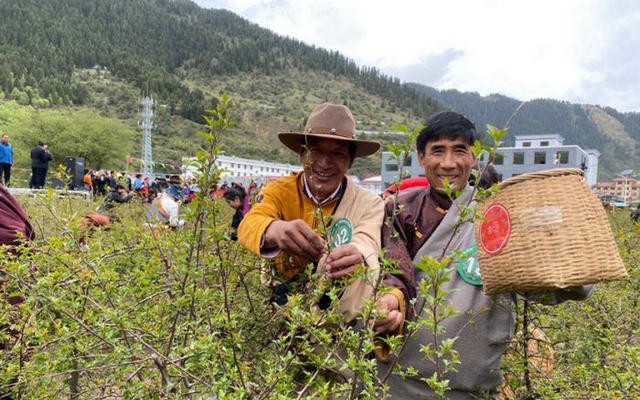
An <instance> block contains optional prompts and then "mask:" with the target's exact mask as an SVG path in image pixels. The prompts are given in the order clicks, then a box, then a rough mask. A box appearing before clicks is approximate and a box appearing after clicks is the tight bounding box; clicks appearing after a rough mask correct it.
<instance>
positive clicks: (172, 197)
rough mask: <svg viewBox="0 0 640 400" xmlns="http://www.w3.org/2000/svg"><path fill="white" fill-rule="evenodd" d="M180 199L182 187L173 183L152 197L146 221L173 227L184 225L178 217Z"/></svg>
mask: <svg viewBox="0 0 640 400" xmlns="http://www.w3.org/2000/svg"><path fill="white" fill-rule="evenodd" d="M181 200H182V187H181V186H180V185H179V184H177V183H174V184H172V185H171V186H169V187H168V188H167V189H165V191H164V192H162V193H160V194H159V195H158V196H157V197H156V198H155V199H153V201H152V202H151V206H150V207H149V212H148V213H147V221H149V222H162V223H165V224H167V225H168V226H170V227H174V228H175V227H178V226H182V225H184V221H183V220H181V219H180V203H179V202H180V201H181Z"/></svg>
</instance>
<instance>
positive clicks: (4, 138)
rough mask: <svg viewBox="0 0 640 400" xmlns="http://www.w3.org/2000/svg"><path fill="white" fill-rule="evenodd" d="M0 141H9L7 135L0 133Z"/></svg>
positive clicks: (5, 142)
mask: <svg viewBox="0 0 640 400" xmlns="http://www.w3.org/2000/svg"><path fill="white" fill-rule="evenodd" d="M0 141H2V143H4V144H7V143H9V135H2V139H0Z"/></svg>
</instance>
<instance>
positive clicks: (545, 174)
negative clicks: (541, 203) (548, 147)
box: [498, 168, 584, 190]
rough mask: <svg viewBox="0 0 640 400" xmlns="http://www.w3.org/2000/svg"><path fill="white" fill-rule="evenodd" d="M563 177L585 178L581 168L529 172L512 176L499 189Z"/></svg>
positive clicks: (499, 185)
mask: <svg viewBox="0 0 640 400" xmlns="http://www.w3.org/2000/svg"><path fill="white" fill-rule="evenodd" d="M562 175H579V176H580V177H583V176H584V171H583V170H581V169H580V168H555V169H546V170H544V171H538V172H529V173H526V174H522V175H517V176H512V177H511V178H509V179H505V180H504V181H502V182H500V183H499V184H498V189H499V190H502V189H504V188H506V187H508V186H511V185H515V184H516V183H522V182H524V181H528V180H532V179H544V178H549V177H552V176H562Z"/></svg>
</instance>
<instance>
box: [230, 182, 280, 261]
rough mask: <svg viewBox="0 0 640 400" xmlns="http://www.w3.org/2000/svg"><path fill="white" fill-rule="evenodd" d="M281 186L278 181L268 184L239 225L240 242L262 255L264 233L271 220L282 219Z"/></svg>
mask: <svg viewBox="0 0 640 400" xmlns="http://www.w3.org/2000/svg"><path fill="white" fill-rule="evenodd" d="M279 188H281V186H280V185H278V184H277V182H273V183H272V184H269V185H267V186H266V187H265V188H264V189H263V190H262V191H261V192H260V193H259V194H258V197H256V203H255V204H254V205H253V206H252V207H251V210H250V211H249V212H248V213H247V214H246V215H245V216H244V218H243V219H242V222H241V223H240V226H238V242H239V243H240V244H241V245H242V246H244V247H246V248H247V249H249V250H250V251H251V252H252V253H254V254H256V255H258V256H259V255H260V244H261V242H262V235H263V234H264V232H265V231H266V230H267V227H268V226H269V224H271V222H273V221H275V220H277V219H282V216H281V213H280V210H281V204H282V201H281V200H282V199H281V198H280V196H279V192H280V191H281V190H279Z"/></svg>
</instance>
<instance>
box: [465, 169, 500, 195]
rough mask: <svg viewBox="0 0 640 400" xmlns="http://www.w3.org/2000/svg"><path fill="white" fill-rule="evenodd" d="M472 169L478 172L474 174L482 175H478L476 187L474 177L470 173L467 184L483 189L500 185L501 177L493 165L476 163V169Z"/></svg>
mask: <svg viewBox="0 0 640 400" xmlns="http://www.w3.org/2000/svg"><path fill="white" fill-rule="evenodd" d="M474 169H475V170H477V171H478V172H477V173H476V174H480V173H481V174H482V175H480V181H479V182H478V185H476V184H475V180H476V177H475V176H474V174H473V173H472V174H471V175H470V176H469V184H470V185H471V186H478V187H480V188H483V189H489V188H490V187H491V186H493V185H495V184H497V183H500V181H501V180H502V177H501V176H500V174H499V173H498V170H497V169H496V167H494V166H493V164H485V163H478V165H477V167H474Z"/></svg>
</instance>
